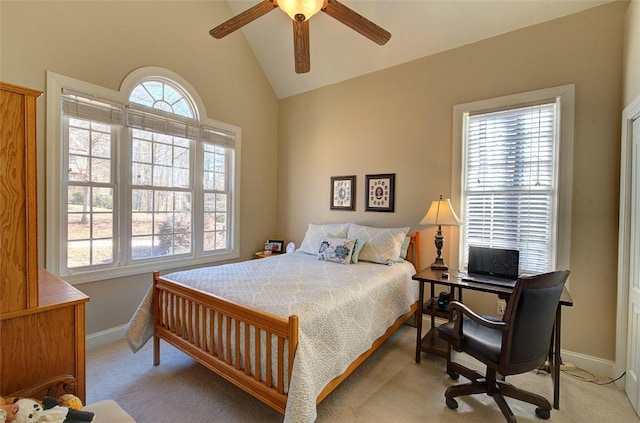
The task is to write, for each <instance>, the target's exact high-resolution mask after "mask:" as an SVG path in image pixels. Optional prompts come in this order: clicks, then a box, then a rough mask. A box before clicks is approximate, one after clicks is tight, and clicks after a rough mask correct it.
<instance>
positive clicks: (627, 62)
mask: <svg viewBox="0 0 640 423" xmlns="http://www.w3.org/2000/svg"><path fill="white" fill-rule="evenodd" d="M624 23H625V25H624V28H625V31H624V61H623V68H622V70H623V81H624V97H623V99H624V102H623V106H628V105H629V104H630V103H631V102H632V101H633V100H634V99H635V98H636V97H638V96H640V0H632V1H631V3H629V8H628V9H627V15H626V17H625V22H624Z"/></svg>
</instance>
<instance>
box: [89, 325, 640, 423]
mask: <svg viewBox="0 0 640 423" xmlns="http://www.w3.org/2000/svg"><path fill="white" fill-rule="evenodd" d="M415 333H416V332H415V329H414V328H412V327H409V326H403V327H401V328H400V329H399V330H398V331H397V332H396V334H394V335H393V336H392V337H391V338H390V339H389V340H388V341H387V342H386V343H385V344H384V345H383V346H382V347H381V348H380V349H379V350H378V351H377V352H376V353H374V354H373V355H372V356H371V357H370V358H369V359H368V360H367V361H366V362H365V363H363V365H362V366H361V367H360V368H359V369H358V370H356V372H354V373H353V374H352V375H351V376H350V377H349V378H347V380H346V381H345V382H344V383H343V384H342V385H341V386H340V387H338V389H337V390H335V391H334V392H333V393H332V394H331V395H329V396H328V397H327V398H326V399H325V400H324V401H323V402H322V403H321V404H320V405H319V406H318V419H317V422H319V423H333V422H336V423H337V422H340V423H345V422H354V423H359V422H362V423H364V422H377V423H383V422H435V423H437V422H451V423H455V422H465V423H484V422H492V423H493V422H503V421H504V418H503V417H502V414H501V412H500V410H499V409H498V407H497V405H495V403H494V402H493V399H492V398H491V397H489V396H487V395H484V394H482V395H474V396H469V397H462V398H460V399H459V401H458V403H459V408H458V409H457V410H455V411H454V410H449V409H448V408H447V406H446V405H445V402H444V391H445V389H446V388H447V387H448V386H450V385H452V384H455V383H460V382H466V380H465V379H464V378H462V377H461V378H460V381H458V382H455V381H453V380H451V379H450V378H449V377H448V376H447V374H446V373H445V372H444V363H445V362H444V360H443V359H440V358H436V357H431V356H428V355H427V354H424V353H423V355H422V360H421V362H420V363H419V364H417V363H416V362H415V360H414V357H415ZM152 353H153V351H152V343H151V342H149V343H147V345H146V346H145V347H144V348H143V349H142V350H141V351H139V352H138V353H137V354H133V353H132V352H131V350H129V347H128V345H127V344H126V342H125V341H118V342H115V343H112V344H109V345H106V346H104V347H100V348H96V349H93V350H90V351H88V354H87V402H88V403H91V402H95V401H99V400H102V399H114V400H116V401H117V402H118V403H119V404H120V405H121V406H122V408H124V409H125V410H126V411H127V412H128V413H129V414H131V416H132V417H133V418H134V419H136V421H137V422H138V423H163V422H189V423H209V422H225V423H227V422H281V421H282V415H280V414H279V413H277V412H276V411H274V410H272V409H271V408H269V407H267V406H266V405H264V404H262V403H261V402H259V401H258V400H256V399H254V398H252V397H251V396H249V395H248V394H246V393H244V392H243V391H242V390H240V389H238V388H236V387H235V386H233V385H232V384H231V383H229V382H226V381H225V380H223V379H222V378H220V377H218V376H216V375H214V374H213V373H212V372H210V371H209V370H207V369H206V368H204V367H203V366H201V365H199V364H198V363H196V362H194V361H193V360H192V359H191V358H189V357H187V356H186V355H185V354H183V353H181V352H180V351H178V350H176V349H175V348H173V347H171V346H170V345H168V344H166V343H161V361H160V366H157V367H154V366H153V354H152ZM457 360H459V361H461V362H464V363H465V364H467V365H469V364H471V365H474V367H476V368H477V369H481V368H482V367H481V365H480V364H479V363H477V362H474V361H472V359H470V358H469V357H468V356H464V355H460V356H458V357H457ZM509 381H510V382H512V383H514V384H515V385H517V386H520V387H522V388H524V389H529V390H531V391H534V392H537V393H539V394H541V395H544V396H545V397H547V398H549V399H550V400H551V399H552V397H553V389H552V382H551V377H550V376H549V375H548V374H544V373H540V374H536V372H531V373H527V374H524V375H519V376H513V377H509ZM507 402H508V403H509V405H510V407H511V409H512V410H513V412H514V414H515V415H516V417H517V419H518V421H519V422H522V423H526V422H542V420H540V419H538V418H537V417H536V416H535V413H534V408H535V407H534V406H532V405H529V404H526V403H523V402H520V401H517V400H512V399H507ZM549 422H555V423H562V422H575V423H584V422H625V423H628V422H640V419H639V418H638V416H637V415H636V414H635V413H634V411H633V409H632V407H631V405H630V404H629V401H628V400H627V398H626V396H625V394H624V393H623V392H622V391H619V390H618V389H617V388H616V387H615V386H614V385H613V384H610V385H604V386H600V385H596V384H593V383H589V382H584V381H580V380H577V379H575V378H572V377H570V376H568V375H566V374H563V375H562V376H561V395H560V410H552V412H551V419H550V420H549Z"/></svg>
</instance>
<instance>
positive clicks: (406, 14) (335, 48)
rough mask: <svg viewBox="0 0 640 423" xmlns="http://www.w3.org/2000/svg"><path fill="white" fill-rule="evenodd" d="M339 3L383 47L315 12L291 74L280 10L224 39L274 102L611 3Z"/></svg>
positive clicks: (236, 2) (289, 44)
mask: <svg viewBox="0 0 640 423" xmlns="http://www.w3.org/2000/svg"><path fill="white" fill-rule="evenodd" d="M339 1H340V2H341V3H342V4H343V5H345V6H347V7H349V8H351V9H352V10H354V11H355V12H357V13H359V14H361V15H362V16H364V17H366V18H367V19H369V20H371V21H373V22H374V23H376V24H377V25H379V26H381V27H382V28H384V29H386V30H387V31H389V32H390V33H391V34H392V36H391V39H390V40H389V42H388V43H387V44H385V45H383V46H380V45H377V44H375V43H374V42H372V41H370V40H369V39H367V38H365V37H363V36H362V35H360V34H359V33H357V32H355V31H353V30H352V29H351V28H349V27H347V26H345V25H343V24H342V23H340V22H338V21H337V20H335V19H333V18H331V17H330V16H328V15H326V14H324V13H318V14H317V15H314V16H313V17H312V18H311V19H310V20H309V27H310V50H311V71H310V72H308V73H304V74H296V73H295V71H294V61H293V24H292V20H291V18H290V17H289V16H288V15H287V14H285V13H284V12H283V11H281V10H273V11H272V12H269V13H267V14H266V15H264V16H262V17H260V18H258V19H257V20H255V21H253V22H251V23H249V24H247V25H245V26H244V27H243V28H242V29H240V30H239V31H236V32H235V33H232V34H231V35H228V37H238V36H244V37H246V39H247V40H248V42H249V45H250V46H251V49H252V50H253V52H254V54H255V56H256V57H257V59H258V61H259V62H260V65H261V66H262V69H263V70H264V73H265V74H266V76H267V78H268V80H269V81H270V83H271V86H272V87H273V90H274V92H275V93H276V95H277V97H278V98H285V97H289V96H292V95H295V94H299V93H302V92H306V91H310V90H313V89H315V88H319V87H323V86H326V85H330V84H334V83H337V82H340V81H344V80H347V79H351V78H355V77H357V76H361V75H364V74H367V73H370V72H374V71H377V70H381V69H385V68H388V67H391V66H395V65H398V64H401V63H406V62H409V61H412V60H415V59H418V58H421V57H425V56H429V55H432V54H435V53H439V52H442V51H445V50H449V49H453V48H456V47H460V46H463V45H466V44H470V43H473V42H476V41H479V40H482V39H486V38H490V37H493V36H496V35H499V34H504V33H506V32H510V31H513V30H516V29H519V28H523V27H526V26H530V25H535V24H538V23H541V22H545V21H548V20H552V19H555V18H558V17H562V16H566V15H570V14H573V13H577V12H580V11H582V10H585V9H588V8H591V7H595V6H599V5H601V4H604V3H607V2H609V1H612V0H593V1H592V0H339ZM259 2H260V0H228V1H227V3H228V4H229V8H230V11H229V16H226V17H223V18H222V19H221V20H220V21H219V22H218V21H216V22H211V27H212V28H213V27H215V26H217V25H218V24H220V23H222V22H223V21H224V20H226V19H229V18H231V17H232V16H235V15H236V14H238V13H240V12H243V11H244V10H246V9H248V8H250V7H252V6H254V5H256V4H258V3H259ZM203 36H208V35H207V34H203ZM216 42H221V43H223V42H225V39H224V38H223V39H221V40H216Z"/></svg>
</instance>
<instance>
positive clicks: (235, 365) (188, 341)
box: [153, 233, 420, 414]
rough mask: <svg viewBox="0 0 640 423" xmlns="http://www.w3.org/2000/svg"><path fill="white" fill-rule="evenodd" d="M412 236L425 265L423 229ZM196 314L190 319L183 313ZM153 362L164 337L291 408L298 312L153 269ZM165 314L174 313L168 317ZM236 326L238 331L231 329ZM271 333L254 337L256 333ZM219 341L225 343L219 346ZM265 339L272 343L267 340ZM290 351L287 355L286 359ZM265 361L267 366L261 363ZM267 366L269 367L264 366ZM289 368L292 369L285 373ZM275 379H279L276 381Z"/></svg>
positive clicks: (415, 259) (412, 255)
mask: <svg viewBox="0 0 640 423" xmlns="http://www.w3.org/2000/svg"><path fill="white" fill-rule="evenodd" d="M408 236H410V238H411V242H410V245H409V249H408V252H407V259H408V260H409V261H411V262H412V263H413V264H414V267H415V268H416V270H420V268H419V257H420V255H419V253H420V249H419V247H420V244H419V234H418V233H415V234H411V235H408ZM175 309H180V310H182V311H183V313H181V314H180V313H173V312H170V310H175ZM417 310H418V303H417V302H416V303H414V304H412V305H411V309H410V311H409V312H407V313H406V314H404V315H402V316H400V317H399V318H398V319H397V320H396V321H395V322H394V323H393V325H391V326H390V327H389V328H388V329H387V331H386V332H385V333H384V334H383V335H382V336H381V337H380V338H378V339H377V340H376V341H374V342H373V344H372V345H371V348H370V349H369V350H367V351H365V352H364V353H362V354H361V355H360V356H359V357H358V358H357V359H356V360H355V361H353V363H351V365H349V367H348V368H347V369H346V370H345V372H344V373H343V374H341V375H340V376H337V377H336V378H335V379H333V380H332V381H330V382H329V383H328V384H327V386H326V387H325V388H324V390H323V391H322V392H321V393H320V395H318V398H317V401H316V402H317V403H320V402H321V401H322V400H323V399H324V398H325V397H326V396H327V395H329V393H331V392H332V391H333V390H334V389H335V388H336V387H337V386H338V385H339V384H340V383H341V382H342V381H343V380H344V379H346V378H347V376H349V375H350V374H351V373H352V372H353V371H354V370H355V369H356V368H357V367H358V366H359V365H360V364H361V363H362V362H363V361H364V360H365V359H366V358H367V357H369V356H370V355H371V354H372V353H373V352H374V351H375V350H376V349H378V347H379V346H380V345H382V343H383V342H384V341H385V340H387V338H389V336H391V334H393V332H395V330H396V329H398V328H399V327H400V326H401V325H402V324H403V323H404V322H405V321H406V320H407V319H408V318H409V317H411V316H412V315H414V316H415V315H417ZM185 315H186V316H190V317H189V318H184V317H183V316H185ZM153 316H154V317H153V321H154V324H153V326H154V331H153V351H154V352H153V364H154V365H156V366H157V365H159V364H160V340H161V339H163V340H164V341H166V342H168V343H169V344H171V345H173V346H174V347H176V348H178V349H179V350H181V351H183V352H184V353H186V354H187V355H189V356H191V357H192V358H193V359H195V360H196V361H197V362H199V363H200V364H202V365H203V366H205V367H207V368H208V369H210V370H212V371H213V372H215V373H216V374H218V375H219V376H222V377H223V378H225V379H227V380H228V381H230V382H231V383H233V384H234V385H236V386H238V387H239V388H241V389H243V390H245V391H246V392H248V393H249V394H251V395H253V396H254V397H256V398H257V399H259V400H260V401H262V402H264V403H265V404H267V405H269V406H270V407H272V408H274V409H275V410H277V411H279V412H280V413H283V414H284V412H285V408H286V404H287V393H286V392H285V389H284V386H285V384H286V383H288V381H286V380H285V379H286V375H290V374H291V370H292V367H293V358H294V355H295V351H296V348H297V346H298V316H289V318H283V317H279V316H275V315H272V314H269V313H265V312H263V311H260V310H257V309H255V308H252V307H247V306H244V305H241V304H237V303H234V302H231V301H228V300H225V299H223V298H220V297H218V296H215V295H213V294H210V293H205V292H202V291H199V290H195V289H192V288H190V287H187V286H185V285H183V284H180V283H178V282H175V281H171V280H168V279H166V278H163V277H161V276H160V274H159V272H154V274H153ZM162 316H169V317H168V318H163V317H162ZM214 318H217V319H218V320H217V321H218V322H225V323H226V324H225V328H226V329H225V330H224V331H222V330H221V331H218V332H217V333H214V331H213V329H212V328H213V326H214V325H206V324H204V323H203V322H205V321H207V320H208V321H210V322H213V321H214ZM206 327H209V328H211V333H206V334H205V333H204V331H205V330H206V329H205V328H206ZM232 327H233V328H234V330H233V331H232V329H231V328H232ZM252 331H253V332H254V333H255V334H258V333H260V334H263V335H265V336H255V337H252V336H250V333H251V332H252ZM242 332H243V333H244V341H242V342H243V343H244V345H243V346H244V351H253V352H252V353H251V354H252V355H253V357H251V356H250V354H242V355H241V352H240V348H238V347H237V348H235V350H232V348H231V346H232V344H233V345H235V346H239V345H240V343H241V339H242V338H241V333H242ZM207 339H210V340H214V339H215V340H217V342H215V345H220V346H224V347H223V348H217V347H216V348H214V347H213V345H214V342H207ZM262 342H265V343H266V345H261V343H262ZM261 350H263V351H265V350H266V359H265V360H264V363H262V362H261V356H260V354H255V353H254V352H255V351H258V352H259V351H261ZM272 350H275V351H277V355H276V357H275V358H276V363H277V366H276V368H277V369H276V372H275V374H273V371H272V366H271V365H269V363H272V362H273V358H274V357H273V356H272ZM285 352H286V357H287V358H288V359H287V358H285ZM252 360H254V361H255V366H254V368H255V369H258V372H255V371H252V368H251V364H250V363H251V362H252ZM261 365H263V366H261ZM261 367H264V368H265V370H264V371H262V372H261V371H260V369H261ZM285 371H286V373H285ZM273 380H275V381H276V383H275V384H274V383H273V382H272V381H273Z"/></svg>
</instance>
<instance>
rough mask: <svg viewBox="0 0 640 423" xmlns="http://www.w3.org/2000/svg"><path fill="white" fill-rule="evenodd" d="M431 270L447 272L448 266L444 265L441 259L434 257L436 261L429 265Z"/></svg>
mask: <svg viewBox="0 0 640 423" xmlns="http://www.w3.org/2000/svg"><path fill="white" fill-rule="evenodd" d="M431 269H432V270H449V266H447V265H446V264H444V260H443V259H442V257H436V261H434V262H433V263H431Z"/></svg>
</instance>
